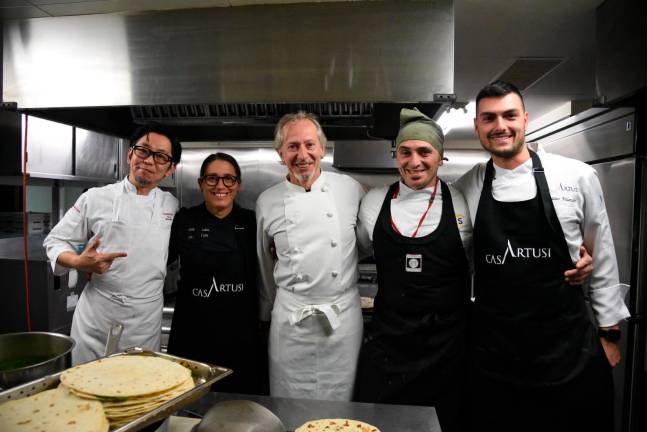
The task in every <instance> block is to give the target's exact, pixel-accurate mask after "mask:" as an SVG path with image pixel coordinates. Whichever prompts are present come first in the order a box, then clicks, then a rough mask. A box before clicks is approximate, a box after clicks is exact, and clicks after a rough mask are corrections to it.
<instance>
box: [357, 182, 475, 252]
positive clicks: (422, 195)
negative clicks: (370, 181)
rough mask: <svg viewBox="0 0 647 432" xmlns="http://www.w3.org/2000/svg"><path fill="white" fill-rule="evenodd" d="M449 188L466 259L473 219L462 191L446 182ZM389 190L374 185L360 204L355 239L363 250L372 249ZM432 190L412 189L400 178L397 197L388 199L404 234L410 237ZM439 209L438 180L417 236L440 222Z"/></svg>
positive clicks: (428, 188) (428, 232)
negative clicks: (374, 235)
mask: <svg viewBox="0 0 647 432" xmlns="http://www.w3.org/2000/svg"><path fill="white" fill-rule="evenodd" d="M448 188H449V192H450V194H451V196H452V204H453V205H454V215H455V218H456V226H457V227H458V233H459V234H460V236H461V240H462V242H463V248H464V249H465V252H466V254H467V256H468V259H469V257H471V247H472V220H471V218H470V217H469V210H468V208H467V203H466V202H465V198H464V197H463V194H462V193H460V191H458V190H457V189H456V188H455V187H453V186H451V185H448ZM388 190H389V186H383V187H379V188H373V189H371V190H370V191H368V193H367V194H366V196H365V197H364V198H363V199H362V205H361V206H360V209H359V218H358V219H359V223H358V225H357V241H358V243H359V246H360V249H361V250H362V252H365V253H368V254H370V253H371V251H372V247H373V230H374V228H375V223H376V222H377V218H378V216H379V215H380V210H381V209H382V204H383V202H384V198H385V197H386V194H387V192H388ZM433 191H434V186H433V185H432V186H429V187H426V188H424V189H419V190H415V189H411V188H410V187H409V186H407V185H406V184H404V183H403V182H402V181H400V182H399V192H398V196H397V197H396V198H394V199H392V200H391V217H392V218H393V221H394V222H395V224H396V226H397V227H398V230H399V231H400V233H401V234H402V235H403V236H405V237H411V235H412V234H413V232H414V231H415V230H416V227H417V226H418V223H419V222H420V218H421V217H422V215H423V213H424V211H425V209H426V208H427V205H428V204H429V199H430V198H431V195H432V194H433ZM442 212H443V193H442V188H441V187H440V182H439V183H438V189H437V191H436V196H435V198H434V202H433V204H432V206H431V208H430V209H429V212H427V216H426V217H425V219H424V220H423V222H422V224H421V225H420V229H418V233H417V234H416V237H423V236H426V235H428V234H430V233H431V232H432V231H434V230H435V229H436V228H437V227H438V224H439V223H440V218H441V216H442Z"/></svg>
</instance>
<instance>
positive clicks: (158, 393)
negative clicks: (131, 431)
mask: <svg viewBox="0 0 647 432" xmlns="http://www.w3.org/2000/svg"><path fill="white" fill-rule="evenodd" d="M193 387H194V383H193V378H192V377H191V371H190V370H189V369H187V368H185V367H184V366H182V365H180V364H178V363H175V362H172V361H170V360H166V359H163V358H159V357H151V356H139V355H129V356H117V357H110V358H105V359H100V360H96V361H93V362H90V363H85V364H82V365H79V366H76V367H73V368H71V369H68V370H66V371H65V372H63V373H62V374H61V384H60V385H59V387H58V388H56V389H53V390H46V391H44V392H41V393H38V394H36V395H33V396H30V397H27V398H22V399H17V400H13V401H9V402H6V403H3V404H0V431H1V432H22V431H30V432H34V431H36V432H60V431H70V432H76V431H79V432H81V431H83V432H106V431H108V428H109V427H110V429H115V428H118V427H120V426H123V425H125V424H126V423H129V422H131V421H133V420H135V419H136V418H137V417H140V416H142V415H143V414H146V413H148V412H150V411H152V410H154V409H155V408H157V407H159V406H160V405H162V404H164V403H166V402H167V401H169V400H171V399H173V398H175V397H177V396H179V395H181V394H182V393H185V392H187V391H189V390H191V389H192V388H193Z"/></svg>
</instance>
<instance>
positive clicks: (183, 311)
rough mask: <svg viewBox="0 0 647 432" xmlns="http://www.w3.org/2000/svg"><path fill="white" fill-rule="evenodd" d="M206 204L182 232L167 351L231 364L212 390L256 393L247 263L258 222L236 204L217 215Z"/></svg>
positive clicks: (253, 298) (253, 297) (254, 322)
mask: <svg viewBox="0 0 647 432" xmlns="http://www.w3.org/2000/svg"><path fill="white" fill-rule="evenodd" d="M202 206H203V209H201V211H196V212H193V213H192V214H191V216H190V217H189V218H188V219H189V220H187V221H185V222H184V223H183V224H182V227H181V228H180V229H181V230H182V232H180V233H178V240H177V241H178V242H179V243H180V245H179V248H178V249H179V254H180V266H181V267H180V282H179V283H178V285H179V289H178V295H177V300H176V305H175V313H174V315H173V323H172V326H171V334H170V337H169V345H168V352H169V353H170V354H175V355H178V356H181V357H187V358H190V359H194V360H199V361H203V362H207V363H211V364H216V365H218V366H223V367H228V368H231V369H233V370H234V373H233V374H232V375H230V376H228V377H227V378H225V379H223V380H222V381H221V382H218V383H216V384H215V385H214V390H218V391H228V392H236V393H258V391H259V389H258V384H259V379H258V373H259V367H258V365H257V364H256V361H257V359H258V358H259V354H260V352H259V343H260V342H259V340H258V319H257V298H258V297H257V294H256V286H255V280H254V278H250V277H249V276H250V274H251V273H250V272H252V273H253V272H254V271H255V269H254V268H248V267H249V264H248V261H249V259H248V254H255V253H256V251H255V249H254V247H253V246H254V243H251V244H250V239H251V238H255V233H252V232H248V231H253V230H254V227H253V226H246V225H245V223H244V220H242V219H241V218H239V217H238V214H237V213H238V211H239V210H238V209H236V208H235V209H234V210H233V211H232V213H230V215H228V216H227V217H226V218H224V219H223V220H217V219H216V218H215V217H213V216H212V215H211V214H209V213H208V211H207V210H206V208H204V204H203V205H202ZM194 209H195V208H194ZM192 210H193V209H192Z"/></svg>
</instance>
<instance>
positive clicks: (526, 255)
mask: <svg viewBox="0 0 647 432" xmlns="http://www.w3.org/2000/svg"><path fill="white" fill-rule="evenodd" d="M550 257H551V248H549V247H541V248H534V247H516V248H515V247H513V246H512V243H511V242H510V240H508V242H507V246H506V248H505V251H504V252H503V253H502V254H485V262H486V263H487V264H492V265H504V264H505V263H506V260H510V259H513V258H514V259H523V260H541V259H549V258H550Z"/></svg>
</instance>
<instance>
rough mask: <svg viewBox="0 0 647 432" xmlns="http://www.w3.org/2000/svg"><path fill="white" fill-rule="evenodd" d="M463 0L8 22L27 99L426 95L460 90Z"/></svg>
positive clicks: (8, 79) (9, 74)
mask: <svg viewBox="0 0 647 432" xmlns="http://www.w3.org/2000/svg"><path fill="white" fill-rule="evenodd" d="M453 64H454V13H453V1H452V0H429V1H398V2H339V3H325V4H317V3H306V4H289V5H263V6H247V7H236V8H212V9H195V10H178V11H167V12H156V13H147V14H131V15H117V14H113V15H86V16H70V17H56V18H37V19H30V20H21V21H10V22H7V23H5V27H4V63H3V67H4V69H3V70H4V77H3V83H4V86H3V100H6V101H16V102H18V105H19V107H21V108H43V107H78V106H120V105H160V104H194V103H239V102H259V103H263V102H268V103H269V102H273V103H277V102H282V103H286V102H288V103H289V102H333V101H334V102H349V101H350V102H355V101H364V102H371V101H377V102H389V101H394V102H408V101H410V102H418V101H431V100H433V96H434V94H446V93H453V87H454V83H453V79H454V78H453V77H454V68H453Z"/></svg>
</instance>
